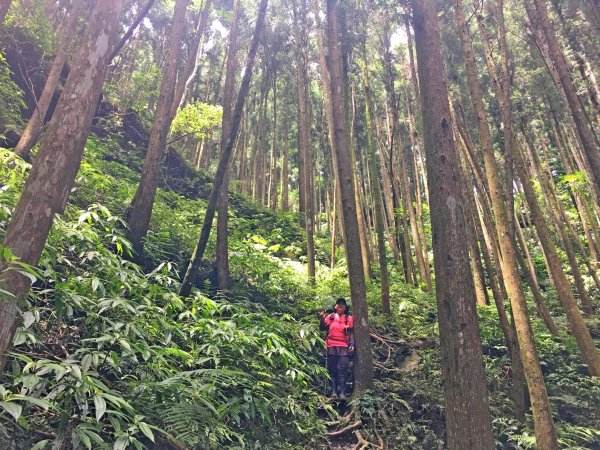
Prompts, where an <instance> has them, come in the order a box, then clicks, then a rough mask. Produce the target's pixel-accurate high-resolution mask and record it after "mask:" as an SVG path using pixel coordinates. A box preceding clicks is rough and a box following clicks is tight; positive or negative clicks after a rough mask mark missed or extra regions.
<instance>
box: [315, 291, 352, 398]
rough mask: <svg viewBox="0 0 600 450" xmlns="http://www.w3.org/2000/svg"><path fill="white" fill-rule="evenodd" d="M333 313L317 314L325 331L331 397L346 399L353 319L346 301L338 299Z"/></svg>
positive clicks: (322, 312) (323, 312)
mask: <svg viewBox="0 0 600 450" xmlns="http://www.w3.org/2000/svg"><path fill="white" fill-rule="evenodd" d="M333 309H334V311H335V312H333V313H330V314H327V313H325V311H321V312H320V313H319V315H320V317H321V329H323V330H327V336H326V337H325V347H326V354H327V371H328V372H329V376H330V377H331V392H332V396H333V397H336V396H339V398H340V399H342V400H344V399H345V398H346V379H347V374H348V366H349V365H350V356H351V355H352V353H353V352H354V319H353V318H352V316H351V315H350V310H349V308H348V305H347V303H346V300H345V299H343V298H339V299H337V300H336V302H335V305H334V307H333Z"/></svg>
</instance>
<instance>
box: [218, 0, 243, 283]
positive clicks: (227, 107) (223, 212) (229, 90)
mask: <svg viewBox="0 0 600 450" xmlns="http://www.w3.org/2000/svg"><path fill="white" fill-rule="evenodd" d="M239 15H240V0H234V1H233V15H232V17H231V30H230V32H229V47H228V50H227V63H226V64H227V70H226V72H225V84H224V85H223V117H222V119H221V153H223V152H224V151H225V146H226V145H227V137H228V136H229V127H230V122H231V112H232V111H231V106H232V103H233V93H234V86H235V73H236V71H237V46H238V29H239V24H238V22H239ZM229 172H230V169H229V167H227V168H226V169H225V176H224V177H223V184H222V185H221V189H220V191H219V199H218V205H217V211H218V213H217V250H216V253H217V262H216V270H217V282H218V285H219V289H227V288H228V287H229V248H228V237H229V230H228V224H229Z"/></svg>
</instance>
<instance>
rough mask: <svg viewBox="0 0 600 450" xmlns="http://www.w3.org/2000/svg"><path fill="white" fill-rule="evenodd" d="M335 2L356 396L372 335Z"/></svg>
mask: <svg viewBox="0 0 600 450" xmlns="http://www.w3.org/2000/svg"><path fill="white" fill-rule="evenodd" d="M336 6H337V2H336V0H327V38H328V39H327V41H328V42H327V44H328V48H329V58H330V60H329V62H330V64H329V71H330V77H331V78H330V80H331V100H332V105H333V124H334V139H333V141H334V147H333V149H334V151H335V152H336V155H337V161H338V177H337V179H338V180H339V182H340V191H341V195H342V198H341V200H342V213H343V214H342V215H343V221H344V228H345V229H346V251H347V254H346V260H347V265H348V276H349V279H350V293H351V294H350V296H351V298H352V306H353V310H354V317H355V320H354V328H355V330H354V336H355V340H356V356H355V366H354V377H355V387H354V388H355V393H360V392H362V391H364V390H366V389H371V388H372V387H373V354H372V352H371V340H370V332H369V319H368V307H367V297H366V286H365V278H364V271H363V267H364V266H363V261H362V255H361V251H360V241H359V239H360V238H359V224H358V216H357V212H356V200H355V196H354V195H355V194H354V190H355V186H354V175H353V173H354V171H353V168H352V165H351V161H352V158H351V155H350V152H351V148H350V145H349V142H348V132H347V126H348V125H347V123H346V114H345V112H344V111H345V101H344V86H343V83H344V81H343V75H342V61H341V51H340V44H339V41H338V30H337V27H338V20H337V11H336V10H337V8H336Z"/></svg>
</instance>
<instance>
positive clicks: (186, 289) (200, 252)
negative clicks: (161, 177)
mask: <svg viewBox="0 0 600 450" xmlns="http://www.w3.org/2000/svg"><path fill="white" fill-rule="evenodd" d="M268 3H269V1H268V0H261V2H260V4H259V6H258V17H257V19H256V25H255V28H254V35H253V36H252V43H251V44H250V49H249V50H248V58H247V62H246V68H245V69H244V76H243V78H242V83H241V85H240V90H239V92H238V97H237V101H236V104H235V108H234V110H233V115H232V117H231V122H230V124H229V136H228V138H227V145H226V146H225V148H224V149H223V151H222V152H221V157H220V158H219V165H218V166H217V171H216V173H215V179H214V182H213V187H212V189H211V191H210V195H209V197H208V204H207V206H206V214H205V216H204V222H203V223H202V229H201V231H200V236H199V237H198V242H197V243H196V248H195V249H194V253H193V254H192V258H191V259H190V264H189V265H188V268H187V271H186V273H185V277H184V278H183V281H182V283H181V288H180V289H179V295H181V296H183V297H187V296H189V295H190V292H191V291H192V285H193V283H194V281H195V279H196V277H197V275H198V269H199V268H200V263H201V261H202V258H203V257H204V251H205V250H206V245H207V244H208V238H209V236H210V230H211V228H212V223H213V219H214V217H215V212H216V209H217V200H218V195H219V191H220V189H221V186H222V184H223V178H224V177H225V176H226V171H227V168H228V167H229V160H230V159H231V152H232V150H233V146H234V144H235V140H236V137H237V132H238V128H239V126H240V121H241V118H242V113H243V110H244V103H245V101H246V97H247V95H248V90H249V88H250V79H251V77H252V68H253V66H254V60H255V58H256V53H257V51H258V44H259V42H260V36H261V34H262V30H263V28H264V22H265V15H266V12H267V5H268Z"/></svg>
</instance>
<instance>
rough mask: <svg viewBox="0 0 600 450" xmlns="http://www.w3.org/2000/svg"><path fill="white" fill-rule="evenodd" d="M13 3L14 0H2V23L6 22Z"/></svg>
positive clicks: (0, 12) (0, 15)
mask: <svg viewBox="0 0 600 450" xmlns="http://www.w3.org/2000/svg"><path fill="white" fill-rule="evenodd" d="M11 3H12V0H0V25H1V24H3V23H4V19H6V15H7V14H8V10H9V9H10V5H11Z"/></svg>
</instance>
